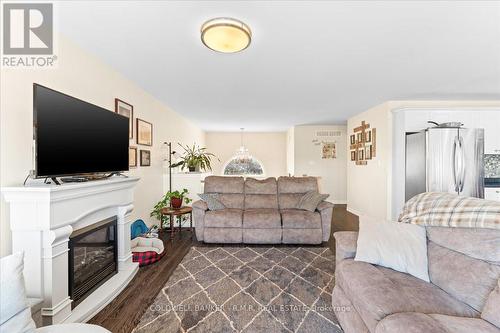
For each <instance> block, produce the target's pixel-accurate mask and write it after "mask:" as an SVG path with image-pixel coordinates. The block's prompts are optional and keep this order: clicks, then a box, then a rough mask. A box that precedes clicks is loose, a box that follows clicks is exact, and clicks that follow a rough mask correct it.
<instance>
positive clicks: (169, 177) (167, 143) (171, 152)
mask: <svg viewBox="0 0 500 333" xmlns="http://www.w3.org/2000/svg"><path fill="white" fill-rule="evenodd" d="M164 144H166V145H167V146H168V191H169V192H172V156H173V155H174V154H175V153H176V152H175V151H172V142H164Z"/></svg>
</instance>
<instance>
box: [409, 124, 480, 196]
mask: <svg viewBox="0 0 500 333" xmlns="http://www.w3.org/2000/svg"><path fill="white" fill-rule="evenodd" d="M483 155H484V130H483V129H479V128H475V129H468V128H462V127H453V128H450V127H432V128H428V129H426V130H423V131H421V132H417V133H407V134H406V183H405V199H406V200H405V201H408V199H410V198H411V197H413V196H414V195H416V194H419V193H423V192H450V193H456V194H457V195H461V196H469V197H477V198H484V166H483Z"/></svg>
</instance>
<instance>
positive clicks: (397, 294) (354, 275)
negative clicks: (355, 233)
mask: <svg viewBox="0 0 500 333" xmlns="http://www.w3.org/2000/svg"><path fill="white" fill-rule="evenodd" d="M335 280H336V282H337V284H338V285H339V286H340V287H341V288H342V290H343V291H344V293H345V294H346V295H347V297H348V298H349V299H350V300H351V302H352V304H353V306H354V308H355V309H356V310H357V311H358V313H359V314H360V316H361V318H362V319H363V321H364V322H365V324H366V326H367V327H368V329H369V330H370V332H375V327H376V326H377V323H378V322H379V321H380V320H382V319H384V318H385V317H386V316H389V315H391V314H394V313H398V312H422V313H436V314H444V315H450V316H460V317H479V313H478V312H477V311H476V310H474V309H472V308H471V307H470V306H468V305H467V304H464V303H462V302H460V301H458V300H456V299H455V298H453V297H452V296H450V295H449V294H447V293H446V292H445V291H443V290H442V289H440V288H438V287H437V286H435V285H433V284H431V283H428V282H425V281H423V280H420V279H418V278H416V277H413V276H411V275H409V274H405V273H401V272H397V271H394V270H392V269H390V268H385V267H380V266H376V265H372V264H369V263H366V262H362V261H354V260H352V259H345V260H342V261H341V262H340V263H339V264H338V266H337V268H336V271H335Z"/></svg>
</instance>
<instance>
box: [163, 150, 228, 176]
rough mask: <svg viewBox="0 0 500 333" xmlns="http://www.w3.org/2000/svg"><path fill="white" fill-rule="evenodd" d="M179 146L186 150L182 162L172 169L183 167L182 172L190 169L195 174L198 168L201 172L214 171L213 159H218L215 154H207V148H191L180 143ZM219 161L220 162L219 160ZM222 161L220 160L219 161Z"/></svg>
mask: <svg viewBox="0 0 500 333" xmlns="http://www.w3.org/2000/svg"><path fill="white" fill-rule="evenodd" d="M179 146H181V148H182V149H183V150H184V155H182V157H181V160H180V161H179V162H177V163H175V164H172V166H171V167H172V168H175V167H178V166H180V167H181V170H184V168H188V170H189V172H194V171H196V169H197V168H198V169H199V170H200V171H207V170H210V171H211V170H212V165H211V162H212V157H215V158H217V157H216V156H215V155H214V154H212V153H209V152H207V151H206V150H207V148H205V147H203V148H200V147H199V146H197V145H196V144H193V146H192V147H190V146H187V145H186V146H183V145H181V144H180V143H179ZM217 160H219V159H218V158H217ZM219 161H220V160H219Z"/></svg>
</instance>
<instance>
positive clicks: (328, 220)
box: [316, 201, 333, 242]
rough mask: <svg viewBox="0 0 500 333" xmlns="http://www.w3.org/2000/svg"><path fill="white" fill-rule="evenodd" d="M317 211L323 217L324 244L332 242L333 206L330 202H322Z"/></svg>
mask: <svg viewBox="0 0 500 333" xmlns="http://www.w3.org/2000/svg"><path fill="white" fill-rule="evenodd" d="M316 211H317V212H319V213H320V215H321V229H322V234H323V239H322V240H323V242H328V241H329V240H330V232H331V229H332V214H333V204H332V203H331V202H328V201H321V202H320V203H319V205H318V206H317V207H316Z"/></svg>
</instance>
